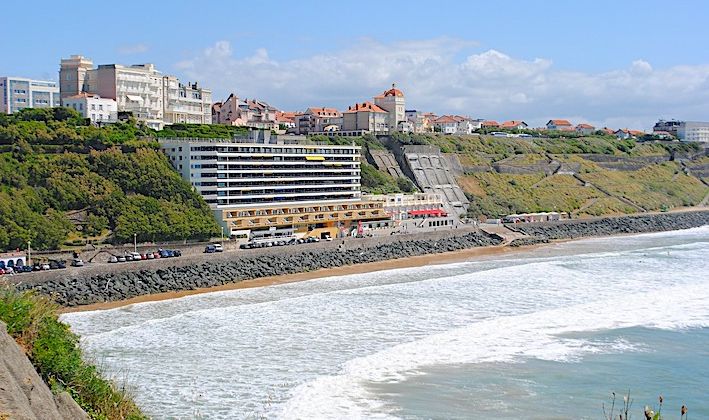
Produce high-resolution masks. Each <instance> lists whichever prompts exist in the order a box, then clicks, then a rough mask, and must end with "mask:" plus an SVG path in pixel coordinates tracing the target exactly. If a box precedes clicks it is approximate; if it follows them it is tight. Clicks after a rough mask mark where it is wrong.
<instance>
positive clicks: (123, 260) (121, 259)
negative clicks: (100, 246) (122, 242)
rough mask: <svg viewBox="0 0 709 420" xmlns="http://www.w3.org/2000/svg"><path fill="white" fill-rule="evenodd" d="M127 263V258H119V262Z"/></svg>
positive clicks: (120, 256) (121, 256)
mask: <svg viewBox="0 0 709 420" xmlns="http://www.w3.org/2000/svg"><path fill="white" fill-rule="evenodd" d="M126 261H127V260H126V257H124V256H123V255H119V256H118V262H126Z"/></svg>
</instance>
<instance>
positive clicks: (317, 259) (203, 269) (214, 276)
mask: <svg viewBox="0 0 709 420" xmlns="http://www.w3.org/2000/svg"><path fill="white" fill-rule="evenodd" d="M452 232H453V231H451V233H452ZM402 238H405V237H402ZM501 242H502V239H501V238H500V237H499V236H497V235H488V234H485V233H480V232H468V233H465V234H462V235H457V236H456V235H452V234H451V235H448V236H445V237H437V238H435V239H416V240H406V239H401V240H398V241H391V242H388V243H380V244H372V245H369V246H368V245H366V244H362V245H361V246H358V247H354V248H349V249H348V248H344V247H343V248H339V249H338V248H337V247H334V246H333V247H329V248H323V249H317V250H307V251H298V250H297V248H296V247H286V248H283V252H282V253H278V254H275V253H270V254H268V255H253V254H252V255H249V256H246V255H243V256H236V257H234V258H232V259H229V260H214V261H206V262H201V263H199V264H193V265H184V266H172V267H164V268H159V269H143V270H136V271H132V272H128V271H127V272H117V273H106V274H101V275H94V276H86V277H81V276H76V277H68V278H67V277H65V278H53V279H50V280H47V281H43V282H33V283H20V284H17V285H16V287H17V288H18V289H20V290H27V289H33V290H35V291H37V292H39V293H43V294H46V295H50V296H52V297H53V298H54V299H55V300H56V301H57V302H58V303H59V304H61V305H63V306H77V305H86V304H91V303H97V302H108V301H116V300H123V299H129V298H132V297H136V296H141V295H147V294H152V293H161V292H169V291H180V290H194V289H198V288H205V287H213V286H220V285H223V284H225V283H232V282H236V281H240V280H248V279H255V278H260V277H269V276H279V275H284V274H294V273H301V272H307V271H314V270H318V269H321V268H332V267H341V266H345V265H353V264H362V263H370V262H377V261H384V260H391V259H396V258H405V257H413V256H417V255H427V254H436V253H441V252H449V251H456V250H461V249H467V248H474V247H481V246H490V245H497V244H500V243H501Z"/></svg>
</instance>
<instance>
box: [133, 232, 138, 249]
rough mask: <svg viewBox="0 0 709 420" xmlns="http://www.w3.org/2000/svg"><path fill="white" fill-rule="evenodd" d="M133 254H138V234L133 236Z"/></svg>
mask: <svg viewBox="0 0 709 420" xmlns="http://www.w3.org/2000/svg"><path fill="white" fill-rule="evenodd" d="M133 252H138V234H137V233H134V234H133Z"/></svg>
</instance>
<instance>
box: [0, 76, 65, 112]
mask: <svg viewBox="0 0 709 420" xmlns="http://www.w3.org/2000/svg"><path fill="white" fill-rule="evenodd" d="M59 103H60V98H59V87H57V83H56V82H51V81H45V80H33V79H27V78H24V77H0V113H3V114H12V113H14V112H17V111H19V110H21V109H23V108H51V107H54V106H59Z"/></svg>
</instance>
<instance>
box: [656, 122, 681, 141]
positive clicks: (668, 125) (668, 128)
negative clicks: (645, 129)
mask: <svg viewBox="0 0 709 420" xmlns="http://www.w3.org/2000/svg"><path fill="white" fill-rule="evenodd" d="M681 124H682V121H677V120H659V121H657V122H656V123H655V126H654V127H653V128H652V131H653V132H658V131H664V132H667V133H670V134H671V135H673V136H674V137H678V134H677V131H678V130H679V127H680V125H681Z"/></svg>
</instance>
